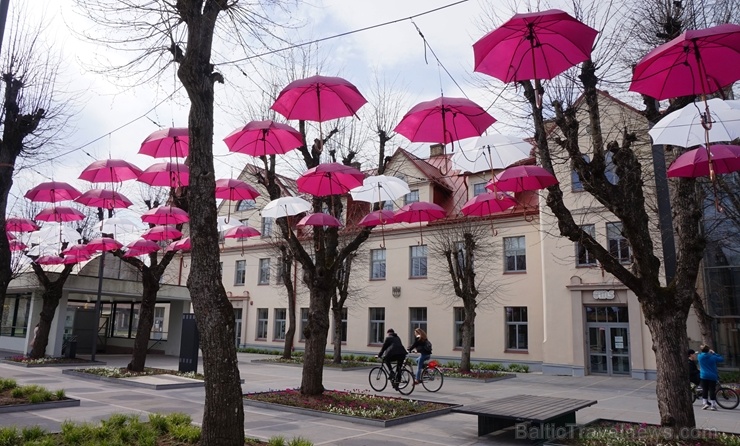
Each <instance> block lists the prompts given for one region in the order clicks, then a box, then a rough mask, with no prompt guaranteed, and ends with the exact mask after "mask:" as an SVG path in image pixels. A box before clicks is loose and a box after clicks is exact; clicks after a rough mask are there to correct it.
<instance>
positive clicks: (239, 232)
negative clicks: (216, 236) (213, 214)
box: [224, 225, 260, 257]
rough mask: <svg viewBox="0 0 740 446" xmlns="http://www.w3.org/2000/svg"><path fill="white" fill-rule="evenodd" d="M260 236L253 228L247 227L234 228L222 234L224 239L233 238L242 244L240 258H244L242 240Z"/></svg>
mask: <svg viewBox="0 0 740 446" xmlns="http://www.w3.org/2000/svg"><path fill="white" fill-rule="evenodd" d="M259 235H260V232H259V231H258V230H256V229H254V228H250V227H249V226H247V225H240V226H235V227H233V228H231V229H228V230H226V231H225V232H224V238H225V239H227V238H235V239H239V240H241V242H242V257H243V256H244V239H247V238H250V237H257V236H259Z"/></svg>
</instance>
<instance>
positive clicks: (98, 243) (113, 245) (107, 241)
mask: <svg viewBox="0 0 740 446" xmlns="http://www.w3.org/2000/svg"><path fill="white" fill-rule="evenodd" d="M121 248H123V243H121V242H119V241H118V240H116V239H112V238H109V237H100V238H95V239H92V240H90V241H89V242H87V249H88V250H89V251H90V252H97V251H115V250H116V249H121Z"/></svg>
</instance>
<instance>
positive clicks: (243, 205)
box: [236, 200, 257, 212]
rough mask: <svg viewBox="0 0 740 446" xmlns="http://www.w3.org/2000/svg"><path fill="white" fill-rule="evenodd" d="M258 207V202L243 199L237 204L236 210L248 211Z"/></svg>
mask: <svg viewBox="0 0 740 446" xmlns="http://www.w3.org/2000/svg"><path fill="white" fill-rule="evenodd" d="M256 207H257V203H256V202H255V201H254V200H241V201H240V202H239V203H237V204H236V211H237V212H239V211H248V210H250V209H254V208H256Z"/></svg>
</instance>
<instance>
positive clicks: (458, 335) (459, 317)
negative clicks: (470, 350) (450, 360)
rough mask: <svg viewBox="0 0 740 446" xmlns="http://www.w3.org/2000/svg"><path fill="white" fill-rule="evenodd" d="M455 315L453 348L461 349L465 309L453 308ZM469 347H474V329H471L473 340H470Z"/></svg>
mask: <svg viewBox="0 0 740 446" xmlns="http://www.w3.org/2000/svg"><path fill="white" fill-rule="evenodd" d="M453 313H454V315H455V339H454V341H455V348H462V345H463V322H464V321H465V308H463V307H454V308H453ZM470 347H475V327H473V338H472V339H471V340H470Z"/></svg>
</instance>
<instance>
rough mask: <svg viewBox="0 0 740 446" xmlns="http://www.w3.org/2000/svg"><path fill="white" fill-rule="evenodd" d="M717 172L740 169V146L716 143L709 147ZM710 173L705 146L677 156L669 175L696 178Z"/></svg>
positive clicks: (670, 176)
mask: <svg viewBox="0 0 740 446" xmlns="http://www.w3.org/2000/svg"><path fill="white" fill-rule="evenodd" d="M709 153H710V155H711V158H712V165H713V168H714V172H715V173H720V174H722V173H732V172H737V171H739V170H740V146H731V145H721V144H716V145H713V146H710V147H709ZM708 175H709V161H708V159H707V150H706V149H705V148H704V147H699V148H698V149H694V150H689V151H688V152H686V153H684V154H683V155H681V156H679V157H678V158H676V160H675V161H673V163H671V166H670V167H669V168H668V177H669V178H676V177H686V178H696V177H705V176H708Z"/></svg>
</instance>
